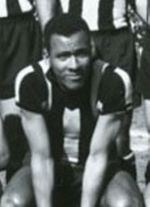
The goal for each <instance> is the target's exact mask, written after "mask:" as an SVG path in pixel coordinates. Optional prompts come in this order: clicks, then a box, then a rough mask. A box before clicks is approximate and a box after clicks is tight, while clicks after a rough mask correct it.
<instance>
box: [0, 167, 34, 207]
mask: <svg viewBox="0 0 150 207" xmlns="http://www.w3.org/2000/svg"><path fill="white" fill-rule="evenodd" d="M33 200H34V196H33V188H32V180H31V172H30V167H29V166H25V167H23V168H21V169H20V170H19V171H18V172H17V173H16V174H15V175H14V176H13V177H12V179H11V180H10V182H9V183H8V185H7V187H6V189H5V191H4V194H3V196H2V199H1V207H5V206H9V205H10V206H11V205H12V206H30V204H31V203H32V202H33Z"/></svg>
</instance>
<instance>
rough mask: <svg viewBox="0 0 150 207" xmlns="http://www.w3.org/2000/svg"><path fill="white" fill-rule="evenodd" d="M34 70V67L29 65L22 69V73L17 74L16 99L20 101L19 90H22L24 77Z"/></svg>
mask: <svg viewBox="0 0 150 207" xmlns="http://www.w3.org/2000/svg"><path fill="white" fill-rule="evenodd" d="M33 71H34V69H33V67H32V66H28V67H26V68H24V69H23V70H22V71H20V73H19V74H18V75H17V78H16V80H15V100H16V102H19V101H20V94H19V90H20V86H21V83H22V80H23V79H24V77H25V76H26V75H28V74H29V73H32V72H33Z"/></svg>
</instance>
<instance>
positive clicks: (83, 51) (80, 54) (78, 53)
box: [75, 49, 90, 58]
mask: <svg viewBox="0 0 150 207" xmlns="http://www.w3.org/2000/svg"><path fill="white" fill-rule="evenodd" d="M89 54H90V52H89V50H86V49H81V50H77V51H76V53H75V55H76V57H80V58H84V57H87V56H89Z"/></svg>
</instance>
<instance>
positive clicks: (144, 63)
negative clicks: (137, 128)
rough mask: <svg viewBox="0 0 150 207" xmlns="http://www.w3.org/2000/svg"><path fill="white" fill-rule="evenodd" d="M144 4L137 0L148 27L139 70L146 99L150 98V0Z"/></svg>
mask: <svg viewBox="0 0 150 207" xmlns="http://www.w3.org/2000/svg"><path fill="white" fill-rule="evenodd" d="M143 3H144V4H143V5H141V4H140V2H137V11H138V12H139V14H140V15H141V16H142V18H143V19H144V21H145V25H147V27H146V31H145V32H146V34H145V35H144V41H143V53H142V56H141V68H140V72H139V87H140V90H141V93H142V95H143V97H144V99H150V93H149V88H150V84H149V80H150V70H149V66H150V60H149V49H150V34H149V31H150V28H149V27H150V26H149V25H150V19H149V16H150V11H149V10H150V3H149V1H143Z"/></svg>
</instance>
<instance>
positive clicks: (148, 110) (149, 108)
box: [143, 99, 150, 132]
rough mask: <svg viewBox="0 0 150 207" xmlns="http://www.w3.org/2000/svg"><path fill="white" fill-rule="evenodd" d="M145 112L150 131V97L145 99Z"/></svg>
mask: <svg viewBox="0 0 150 207" xmlns="http://www.w3.org/2000/svg"><path fill="white" fill-rule="evenodd" d="M143 104H144V112H145V120H146V125H147V129H148V131H149V132H150V99H144V101H143Z"/></svg>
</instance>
